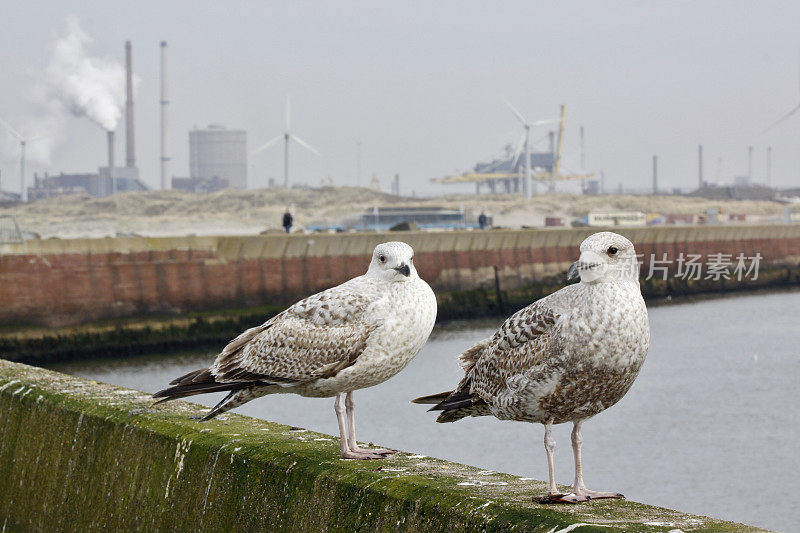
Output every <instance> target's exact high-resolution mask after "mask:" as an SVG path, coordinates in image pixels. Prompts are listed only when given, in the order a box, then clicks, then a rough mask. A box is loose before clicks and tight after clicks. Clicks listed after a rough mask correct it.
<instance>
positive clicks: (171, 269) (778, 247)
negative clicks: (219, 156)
mask: <svg viewBox="0 0 800 533" xmlns="http://www.w3.org/2000/svg"><path fill="white" fill-rule="evenodd" d="M563 231H565V232H566V231H571V230H563ZM585 233H586V232H584V233H583V234H580V235H577V234H576V235H577V236H578V237H580V238H582V236H583V235H585ZM401 237H402V236H401ZM633 237H634V238H635V235H633ZM415 238H417V237H414V238H409V239H404V240H408V242H409V243H411V244H412V245H415ZM420 238H421V237H420ZM417 240H419V239H417ZM426 242H427V241H426ZM437 242H439V241H437ZM442 242H444V241H442ZM487 242H488V241H487ZM575 242H580V239H578V240H575ZM635 244H636V245H637V251H638V252H639V253H643V254H644V257H645V266H644V269H643V272H646V269H647V260H648V259H649V257H650V256H651V254H655V256H656V258H660V257H661V254H663V253H667V254H668V257H669V258H670V259H673V260H674V259H676V258H677V257H678V255H679V254H680V253H681V252H683V253H697V254H703V255H704V256H706V255H708V254H711V253H717V252H722V253H730V254H732V255H733V256H734V257H735V256H736V255H737V254H739V253H742V252H743V253H745V255H747V256H752V255H754V254H755V253H756V252H759V253H761V255H762V256H763V260H762V265H765V264H768V263H774V262H786V261H793V262H795V263H796V261H797V257H799V256H800V238H798V237H797V236H794V235H789V236H783V237H779V238H761V239H731V240H711V241H696V242H643V243H635ZM420 246H421V245H420ZM577 255H578V247H577V245H574V246H539V247H530V246H528V247H510V248H500V249H496V248H491V247H490V246H489V245H488V244H487V245H486V246H485V247H484V248H472V249H469V248H467V249H463V250H458V251H454V250H450V249H448V250H441V251H418V252H417V254H416V257H415V264H416V265H417V269H418V270H419V273H420V275H421V276H422V277H423V278H424V279H425V280H427V281H428V282H429V283H430V284H431V286H432V287H433V288H434V290H437V291H447V290H459V289H473V288H476V287H479V286H492V285H493V283H494V278H493V276H494V274H493V272H494V267H497V268H498V272H499V273H500V275H501V280H502V283H503V286H504V288H512V287H513V286H515V285H520V284H524V283H527V282H529V281H530V280H531V279H532V278H531V276H530V272H532V271H533V272H536V273H537V274H535V276H534V278H541V277H543V276H545V275H553V274H557V273H559V272H563V271H564V270H565V269H566V267H567V266H568V265H569V263H570V262H571V261H573V260H575V259H576V258H577ZM368 262H369V255H368V254H367V253H365V254H363V255H362V254H358V255H317V256H313V255H306V256H295V257H272V256H268V257H256V258H234V259H230V258H225V257H220V252H219V248H217V249H216V250H179V249H168V250H147V251H134V252H127V253H121V252H101V253H92V252H86V253H45V254H42V253H38V254H24V253H16V254H9V255H0V324H9V323H29V322H36V323H44V324H51V325H60V324H70V323H79V322H84V321H87V320H95V319H101V318H107V317H115V316H126V315H134V314H139V313H159V312H180V311H182V310H189V309H203V308H215V307H222V306H227V305H252V304H256V303H289V302H291V301H293V300H295V299H297V298H300V297H302V296H305V295H308V294H311V293H314V292H317V291H319V290H322V289H325V288H327V287H331V286H333V285H336V284H338V283H341V282H342V281H345V280H347V279H349V278H351V277H353V276H356V275H359V274H362V273H363V272H364V271H365V270H366V268H367V264H368ZM532 268H533V270H531V269H532ZM526 272H527V273H528V274H526Z"/></svg>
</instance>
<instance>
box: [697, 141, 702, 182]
mask: <svg viewBox="0 0 800 533" xmlns="http://www.w3.org/2000/svg"><path fill="white" fill-rule="evenodd" d="M697 188H698V189H702V188H703V145H702V144H698V145H697Z"/></svg>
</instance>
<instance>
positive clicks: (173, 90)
mask: <svg viewBox="0 0 800 533" xmlns="http://www.w3.org/2000/svg"><path fill="white" fill-rule="evenodd" d="M70 15H72V16H74V17H77V19H78V20H79V22H80V26H81V27H82V29H83V31H84V32H85V33H86V34H87V35H89V36H91V38H92V39H93V42H92V43H91V45H90V46H89V48H88V54H89V55H91V56H94V57H98V58H104V59H106V60H113V61H117V62H119V63H120V64H122V62H123V61H124V43H125V40H126V39H130V40H131V41H132V43H133V64H134V71H135V73H136V76H137V78H138V84H137V90H136V96H135V125H136V155H137V163H138V166H139V168H140V173H141V177H142V179H143V181H144V182H145V183H147V184H148V185H150V186H152V187H156V186H158V182H159V163H158V160H159V148H158V147H159V110H158V101H159V83H160V82H159V43H160V41H162V40H166V41H167V42H168V43H169V56H168V69H169V72H168V84H169V99H170V111H169V113H170V118H169V124H170V129H169V137H168V139H169V140H168V142H169V145H170V152H171V156H172V174H173V175H176V176H186V175H188V173H189V169H188V166H189V163H188V152H189V140H188V137H189V135H188V132H189V131H190V130H191V129H192V128H194V127H196V126H197V127H205V126H207V125H209V124H223V125H225V126H227V127H228V128H232V129H244V130H246V131H247V136H248V150H252V149H254V148H256V147H257V146H259V145H260V144H262V143H264V142H266V141H267V140H269V139H272V138H273V137H275V136H277V135H280V134H282V133H283V131H284V130H285V124H284V112H285V111H284V106H285V102H286V98H287V95H290V96H291V109H292V123H291V129H292V132H293V133H295V134H296V135H298V136H299V137H301V138H302V139H303V140H304V141H306V142H308V143H309V144H311V145H312V146H313V147H314V148H316V149H317V150H318V151H319V152H320V153H321V154H322V155H321V156H320V157H317V156H315V155H313V154H311V153H309V152H306V151H305V150H304V149H302V148H301V147H299V146H298V145H293V146H291V154H290V167H291V174H292V180H293V181H294V182H298V183H307V184H309V185H312V186H318V185H319V184H321V183H322V182H323V180H329V179H330V180H332V181H333V183H334V184H337V185H368V184H369V182H370V178H371V176H372V175H373V174H375V175H376V176H377V177H378V179H379V182H380V183H381V186H382V188H383V189H384V190H386V191H388V190H389V182H390V179H391V177H392V176H393V175H394V174H399V175H400V180H401V193H403V194H412V192H413V193H414V194H417V195H429V194H436V193H441V192H447V191H450V192H457V191H466V192H469V191H471V190H472V188H471V187H467V188H466V189H464V188H452V187H450V188H447V187H445V186H442V185H433V184H431V183H430V181H429V180H430V178H434V177H438V176H446V175H451V174H454V173H457V172H464V171H467V170H470V169H471V168H472V167H473V165H474V164H475V163H476V162H478V161H483V160H487V159H490V158H491V157H492V156H493V155H495V154H497V153H499V152H501V150H502V149H503V147H504V146H505V145H506V144H509V143H511V144H515V143H516V142H518V139H519V137H520V135H521V133H522V128H521V125H520V124H519V122H518V121H517V119H516V118H515V117H514V115H513V114H512V113H511V111H509V109H508V108H507V107H506V106H505V103H504V99H507V100H508V101H510V102H512V103H513V105H514V106H515V107H516V108H517V109H519V110H520V111H521V112H522V113H523V114H524V115H525V116H526V117H527V118H528V119H529V120H531V121H533V120H540V119H548V118H553V117H555V116H557V115H558V110H559V105H561V104H566V106H567V122H566V133H565V138H564V154H565V159H564V162H565V167H566V169H567V170H569V171H573V172H579V171H581V168H580V166H581V165H580V146H579V140H578V139H579V136H578V131H579V127H580V126H583V127H584V129H585V139H586V140H585V153H586V167H587V168H586V170H587V171H591V172H600V171H603V173H604V175H605V184H606V188H607V189H609V190H612V189H616V188H617V187H618V186H619V184H621V185H622V186H624V187H625V188H633V189H645V188H648V187H650V186H651V183H652V181H651V180H652V157H653V155H658V158H659V182H660V184H661V185H662V187H664V188H672V187H683V188H688V187H691V186H693V185H694V184H696V183H697V145H698V144H703V145H704V155H705V157H704V171H705V178H706V180H707V181H712V182H713V181H716V180H717V179H719V181H720V182H722V183H725V182H730V181H732V179H733V177H734V176H741V175H746V174H747V172H748V146H753V154H754V157H753V178H754V180H755V181H760V182H764V181H765V180H766V166H767V162H766V150H767V147H768V146H771V147H772V182H773V184H774V185H776V186H781V187H790V186H793V187H797V186H800V113H798V114H797V115H795V116H794V117H792V118H791V119H789V120H787V121H786V122H784V123H782V124H780V125H778V126H776V127H775V128H773V129H772V130H770V131H768V132H767V133H762V132H763V130H764V129H765V128H767V127H768V126H769V125H770V124H771V123H772V122H774V121H775V120H777V119H778V118H779V117H781V116H782V115H783V114H785V113H787V112H788V111H790V110H791V109H792V108H794V107H795V106H796V105H797V104H798V103H800V31H798V26H797V21H798V20H800V4H799V3H796V2H769V1H765V2H757V3H756V2H733V1H726V2H710V1H704V2H627V1H624V2H623V1H610V2H588V1H585V2H580V1H573V2H529V1H519V2H475V1H459V2H455V1H442V2H425V1H409V2H366V1H364V2H353V1H337V2H302V1H292V2H280V3H278V2H256V1H231V2H208V1H197V0H195V1H192V2H182V1H170V2H163V1H160V2H152V1H147V0H143V1H137V2H110V1H104V2H100V1H84V2H74V1H73V2H68V1H65V2H57V3H53V2H43V1H37V0H29V1H26V2H14V3H6V4H5V5H4V6H3V17H2V19H3V20H2V21H1V22H0V49H2V50H3V54H0V72H2V83H0V117H2V118H3V119H4V120H5V121H7V122H9V123H11V124H12V125H14V127H15V129H17V130H19V131H20V132H21V133H22V134H23V135H25V136H28V135H37V134H46V135H48V138H46V139H43V140H41V141H37V142H34V143H30V147H29V152H30V157H29V161H28V182H29V183H31V182H32V179H33V178H32V176H33V172H44V171H48V172H51V173H58V172H62V171H63V172H90V171H96V168H97V167H98V166H101V165H104V164H105V158H106V146H105V134H104V133H103V131H102V129H100V128H99V127H98V126H96V125H95V124H94V123H93V122H91V121H90V120H88V119H87V118H86V117H74V116H71V115H70V114H69V113H66V112H65V111H64V107H63V106H60V105H59V104H58V103H54V101H53V95H52V90H50V91H49V93H48V90H45V89H43V87H48V76H52V70H50V71H49V70H48V65H50V64H51V63H52V54H53V52H52V48H53V42H54V41H55V39H57V38H58V36H59V35H63V34H64V32H65V31H66V29H65V28H66V24H67V22H66V20H67V17H68V16H70ZM48 72H50V74H48ZM123 130H124V125H123V124H120V126H119V129H118V135H117V137H118V143H117V154H118V155H117V161H118V162H121V161H124V153H123V149H124V145H123V134H122V132H123ZM546 136H547V127H541V128H535V129H534V130H533V133H532V137H531V138H532V140H538V139H540V138H546ZM359 143H360V146H361V148H360V153H361V164H360V168H361V172H360V176H359V175H358V171H357V169H358V166H359V165H358V155H357V154H358V151H359V149H358V144H359ZM37 145H38V146H37ZM536 148H538V149H542V150H544V149H546V148H547V141H546V140H545V141H543V142H541V143H540V144H538V145H537V146H536ZM18 164H19V145H18V144H16V143H15V142H14V140H13V138H11V137H10V136H9V135H7V134H4V133H0V187H2V189H5V190H13V191H17V190H19V168H18ZM282 175H283V150H282V146H281V145H280V144H278V145H275V146H273V147H271V148H269V149H266V150H264V151H263V152H261V153H258V154H255V155H249V156H248V182H249V185H250V187H263V186H265V185H266V184H267V182H268V179H269V178H274V179H275V180H276V182H281V181H282ZM718 176H719V178H718ZM560 187H563V188H564V189H565V190H573V189H575V188H576V185H575V184H566V185H560Z"/></svg>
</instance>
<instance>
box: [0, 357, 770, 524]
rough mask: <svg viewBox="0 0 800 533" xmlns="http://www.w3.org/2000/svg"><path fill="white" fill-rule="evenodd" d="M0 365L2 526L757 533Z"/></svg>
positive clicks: (102, 386) (191, 405) (138, 394)
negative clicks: (350, 453) (570, 502)
mask: <svg viewBox="0 0 800 533" xmlns="http://www.w3.org/2000/svg"><path fill="white" fill-rule="evenodd" d="M150 404H151V400H150V397H149V395H147V394H144V393H141V392H137V391H132V390H128V389H123V388H121V387H116V386H111V385H106V384H102V383H97V382H93V381H87V380H81V379H77V378H73V377H70V376H67V375H64V374H59V373H56V372H50V371H46V370H42V369H38V368H34V367H29V366H25V365H21V364H16V363H11V362H8V361H0V520H2V524H3V525H2V526H1V528H2V529H3V530H8V531H15V530H38V531H60V530H72V531H94V530H100V529H107V530H112V531H113V530H124V531H130V530H140V531H155V530H159V531H164V530H184V531H200V530H204V531H213V530H217V531H233V530H238V531H541V532H549V533H554V532H557V531H563V532H567V531H573V530H576V529H577V530H579V531H586V532H589V531H598V532H607V531H614V530H621V531H664V532H666V531H673V532H674V531H675V530H680V531H726V532H740V531H741V532H744V531H759V530H758V529H756V528H753V527H749V526H744V525H741V524H735V523H731V522H723V521H719V520H713V519H710V518H704V517H700V516H692V515H687V514H684V513H680V512H677V511H672V510H668V509H661V508H657V507H650V506H647V505H643V504H640V503H635V502H628V501H622V502H612V501H597V502H591V503H590V504H586V505H578V506H542V505H538V504H535V503H533V502H532V500H531V497H532V496H533V495H539V494H542V493H543V491H544V487H545V485H544V483H542V482H539V481H531V480H523V479H521V478H518V477H514V476H510V475H507V474H498V473H493V472H484V471H480V470H479V469H477V468H474V467H470V466H464V465H459V464H455V463H449V462H446V461H441V460H438V459H432V458H427V457H422V456H419V455H411V454H407V453H399V454H398V455H397V456H396V457H394V458H392V459H389V460H387V461H382V462H376V461H343V460H341V459H339V458H338V444H337V441H336V439H335V438H333V437H330V436H327V435H320V434H317V433H312V432H309V431H304V430H292V428H289V427H286V426H281V425H278V424H273V423H269V422H264V421H261V420H256V419H252V418H248V417H244V416H238V415H228V416H227V417H225V419H224V420H215V421H212V422H209V423H199V422H197V421H196V420H193V419H191V418H190V417H191V416H194V415H198V414H200V413H201V412H202V408H201V407H200V406H198V405H194V404H189V403H180V402H177V403H174V404H172V405H170V404H167V405H165V406H163V407H158V408H150Z"/></svg>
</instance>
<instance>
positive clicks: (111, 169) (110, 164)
mask: <svg viewBox="0 0 800 533" xmlns="http://www.w3.org/2000/svg"><path fill="white" fill-rule="evenodd" d="M108 177H109V178H110V181H111V194H116V192H117V184H116V180H115V179H114V132H113V131H109V132H108ZM103 189H104V192H105V187H103Z"/></svg>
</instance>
